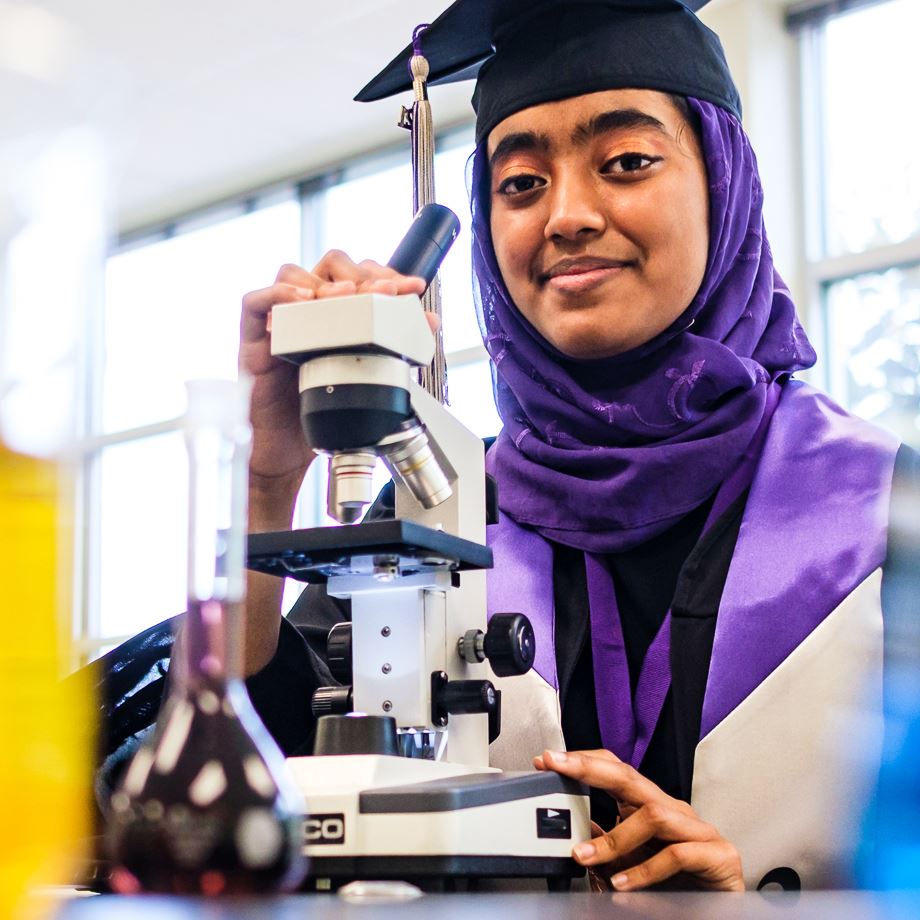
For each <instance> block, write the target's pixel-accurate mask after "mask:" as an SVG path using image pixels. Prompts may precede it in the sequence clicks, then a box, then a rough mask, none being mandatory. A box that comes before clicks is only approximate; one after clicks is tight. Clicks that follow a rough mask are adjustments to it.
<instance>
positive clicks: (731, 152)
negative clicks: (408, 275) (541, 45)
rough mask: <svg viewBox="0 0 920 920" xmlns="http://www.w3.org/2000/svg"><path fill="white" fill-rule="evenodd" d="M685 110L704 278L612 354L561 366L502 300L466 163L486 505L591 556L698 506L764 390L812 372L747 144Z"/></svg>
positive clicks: (734, 452)
mask: <svg viewBox="0 0 920 920" xmlns="http://www.w3.org/2000/svg"><path fill="white" fill-rule="evenodd" d="M689 104H690V106H691V108H692V110H693V111H694V112H695V113H696V114H697V115H698V117H699V120H700V124H701V134H702V148H703V156H704V159H705V163H706V169H707V175H708V182H709V204H710V208H709V210H710V218H709V220H710V228H709V239H710V243H709V256H708V260H707V266H706V274H705V276H704V278H703V282H702V284H701V286H700V290H699V291H698V293H697V295H696V297H695V298H694V300H693V302H692V303H691V304H690V306H689V307H688V308H687V309H686V310H685V311H684V313H683V314H682V315H681V316H680V317H679V318H678V319H677V320H676V321H675V322H674V323H673V324H672V326H671V327H670V328H668V329H667V330H665V331H664V332H662V333H661V334H660V335H658V336H656V337H655V338H654V339H652V340H651V341H650V342H647V343H645V344H644V345H641V346H639V347H638V348H635V349H633V350H631V351H629V352H626V353H624V354H621V355H617V356H616V357H613V358H606V359H602V360H577V359H571V358H568V357H566V356H564V355H562V354H560V352H558V351H557V350H556V349H555V348H553V346H552V345H550V344H549V343H548V342H547V341H546V340H545V339H544V338H543V337H542V336H541V335H540V334H539V333H538V332H537V331H536V330H535V329H534V328H533V326H531V324H530V323H529V322H528V321H527V320H526V319H525V318H524V317H523V316H522V315H521V314H520V312H519V311H518V310H517V308H516V307H515V305H514V304H513V303H512V301H511V298H510V296H509V294H508V291H507V289H506V287H505V284H504V282H503V281H502V278H501V275H500V273H499V270H498V266H497V263H496V260H495V253H494V250H493V248H492V240H491V234H490V230H489V218H488V206H487V201H488V199H485V200H482V196H483V195H487V194H488V186H487V184H485V183H486V182H487V178H488V177H487V174H486V170H487V157H486V155H485V144H481V145H480V146H479V148H478V149H477V150H476V153H475V155H474V160H473V177H472V188H473V196H472V197H473V272H474V276H475V279H476V284H475V287H476V299H477V305H478V307H479V310H480V323H481V326H482V331H483V338H484V341H485V346H486V349H487V350H488V352H489V355H490V356H491V358H492V361H493V362H494V365H495V396H496V402H497V404H498V410H499V414H500V415H501V418H502V421H503V422H504V427H503V429H502V431H501V433H500V435H499V437H498V440H497V442H496V444H495V446H494V447H493V448H492V450H491V451H490V452H489V468H490V472H492V473H493V474H494V475H496V476H497V478H498V481H499V483H500V489H499V505H500V507H501V510H502V511H503V512H504V513H506V514H508V515H510V517H511V518H513V519H514V520H515V521H516V522H518V523H519V524H523V525H526V526H529V527H532V528H534V529H535V530H536V531H537V532H538V533H540V534H541V535H542V536H544V537H546V538H547V539H550V540H554V541H557V542H559V543H563V544H566V545H569V546H573V547H576V548H578V549H582V550H585V551H588V552H600V553H608V552H617V551H620V550H624V549H627V548H629V547H631V546H636V545H638V544H640V543H642V542H644V541H646V540H648V539H650V538H651V537H653V536H655V535H656V534H659V533H661V532H663V531H664V530H666V529H667V528H668V527H670V526H671V525H672V524H674V523H675V522H676V521H677V520H679V519H680V518H681V517H682V516H683V515H685V514H686V513H687V512H689V511H690V510H692V509H693V508H696V507H698V506H699V505H700V504H702V503H703V502H704V501H706V500H707V499H708V498H710V497H711V496H712V495H713V494H714V493H715V492H716V490H717V489H718V487H719V485H720V484H721V483H722V482H723V481H724V480H725V479H726V478H727V477H728V476H730V475H731V473H732V472H733V470H734V469H735V468H736V467H737V466H738V464H739V462H740V460H741V458H742V457H743V455H744V453H745V450H746V449H747V448H748V447H749V445H750V444H751V442H752V439H753V438H754V435H755V433H756V432H757V430H758V428H759V426H760V424H761V422H762V421H763V420H764V416H765V414H766V413H767V412H768V411H769V410H768V406H769V405H771V404H772V403H774V402H775V400H768V390H769V389H770V388H771V387H772V386H775V385H779V384H781V383H782V382H784V381H785V380H786V379H787V378H788V377H789V375H790V374H792V372H793V371H796V370H800V369H802V368H806V367H810V366H811V365H812V364H814V362H815V353H814V350H813V349H812V347H811V344H810V343H809V341H808V339H807V338H806V336H805V333H804V331H803V329H802V327H801V326H800V324H799V321H798V319H797V317H796V315H795V306H794V304H793V303H792V299H791V297H790V294H789V291H788V289H787V288H786V286H785V284H784V283H783V281H782V280H781V279H780V277H779V275H778V274H777V273H776V271H775V270H774V268H773V257H772V254H771V251H770V245H769V243H768V242H767V238H766V234H765V232H764V226H763V213H762V208H763V192H762V189H761V185H760V178H759V176H758V174H757V163H756V159H755V157H754V152H753V150H752V149H751V145H750V142H749V141H748V138H747V136H746V135H745V133H744V131H743V129H742V127H741V125H740V123H739V122H738V120H737V119H736V118H735V117H734V116H732V115H730V114H729V113H728V112H726V111H725V110H724V109H721V108H719V107H717V106H715V105H712V104H711V103H708V102H702V101H699V100H696V99H690V100H689ZM484 180H485V181H484Z"/></svg>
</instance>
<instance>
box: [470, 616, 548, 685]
mask: <svg viewBox="0 0 920 920" xmlns="http://www.w3.org/2000/svg"><path fill="white" fill-rule="evenodd" d="M483 652H484V654H485V657H486V658H488V659H489V665H490V666H491V668H492V670H493V671H494V672H495V674H496V675H497V676H498V677H513V676H514V675H516V674H526V673H527V672H528V671H529V670H530V669H531V668H532V667H533V663H534V658H535V657H536V654H537V640H536V637H535V636H534V632H533V626H531V625H530V620H528V619H527V617H525V616H524V614H523V613H496V614H495V615H494V616H493V617H492V619H491V620H489V628H488V630H487V631H486V635H485V640H484V641H483Z"/></svg>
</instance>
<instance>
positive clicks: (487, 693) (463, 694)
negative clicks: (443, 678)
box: [439, 680, 496, 715]
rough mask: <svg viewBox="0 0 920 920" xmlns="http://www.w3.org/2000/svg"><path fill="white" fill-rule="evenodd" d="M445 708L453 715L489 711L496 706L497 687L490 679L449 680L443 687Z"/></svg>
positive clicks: (442, 693)
mask: <svg viewBox="0 0 920 920" xmlns="http://www.w3.org/2000/svg"><path fill="white" fill-rule="evenodd" d="M439 702H440V704H441V706H442V707H443V709H444V710H445V711H446V712H448V713H450V714H451V715H466V714H469V713H476V712H489V711H491V710H492V709H494V708H495V705H496V697H495V687H493V686H492V681H490V680H449V681H447V683H445V684H444V685H443V686H442V688H441V693H440V700H439Z"/></svg>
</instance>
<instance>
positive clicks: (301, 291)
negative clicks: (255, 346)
mask: <svg viewBox="0 0 920 920" xmlns="http://www.w3.org/2000/svg"><path fill="white" fill-rule="evenodd" d="M279 274H280V273H279ZM315 297H316V292H315V290H313V289H311V288H308V287H298V286H297V285H294V284H289V283H287V282H276V283H275V284H273V285H272V286H271V287H267V288H262V289H261V290H258V291H250V293H248V294H247V295H246V296H245V297H244V298H243V311H242V316H241V319H240V339H241V341H242V342H243V343H251V342H258V341H260V340H261V339H263V338H265V337H266V336H267V331H266V322H267V321H268V315H269V314H270V313H271V309H272V307H274V306H275V305H276V304H279V303H297V301H300V300H313V299H314V298H315Z"/></svg>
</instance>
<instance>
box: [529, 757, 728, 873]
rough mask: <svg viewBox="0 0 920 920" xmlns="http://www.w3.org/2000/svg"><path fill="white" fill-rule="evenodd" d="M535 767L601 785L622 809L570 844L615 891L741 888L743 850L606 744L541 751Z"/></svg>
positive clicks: (577, 858)
mask: <svg viewBox="0 0 920 920" xmlns="http://www.w3.org/2000/svg"><path fill="white" fill-rule="evenodd" d="M534 766H535V767H536V768H537V769H538V770H553V771H555V772H556V773H561V774H562V775H563V776H569V777H571V778H572V779H577V780H580V781H582V782H584V783H587V784H588V785H589V786H593V787H595V788H597V789H603V790H605V791H606V792H608V793H609V794H610V795H611V796H612V797H613V798H614V799H616V802H617V805H618V807H619V811H620V820H619V822H618V823H617V824H616V826H615V827H613V828H612V829H610V830H608V831H604V830H603V829H602V828H600V827H598V825H596V824H594V825H593V829H594V832H595V836H594V837H593V838H592V839H591V840H589V841H585V842H584V843H579V844H578V845H577V846H576V847H575V848H574V850H573V856H574V858H575V860H576V861H577V862H579V863H580V864H581V865H583V866H587V867H588V868H589V870H590V871H591V872H592V876H593V877H595V878H596V879H601V880H604V881H606V882H607V883H608V884H609V885H610V886H611V887H613V888H615V889H616V890H617V891H634V890H637V889H641V888H649V887H651V886H654V885H661V884H662V883H669V884H670V885H674V884H675V883H676V884H677V885H679V886H680V887H688V888H700V889H705V890H708V891H744V876H743V875H742V871H741V857H740V855H739V854H738V851H737V850H736V849H735V847H734V846H733V845H732V844H731V843H730V842H729V841H728V840H726V839H725V838H724V837H723V836H722V835H721V834H720V833H719V832H718V830H716V828H714V827H713V826H712V825H711V824H707V823H706V822H705V821H703V819H702V818H700V817H699V815H697V814H696V812H695V811H694V810H693V809H692V808H691V807H690V805H689V804H687V802H683V801H681V800H680V799H675V798H673V797H672V796H670V795H668V794H667V793H665V792H664V791H663V790H661V789H660V788H659V787H658V786H656V785H655V783H653V782H652V781H651V780H649V779H647V778H646V777H644V776H642V774H641V773H639V772H638V771H637V770H635V769H633V768H632V767H631V766H630V765H629V764H627V763H624V762H623V761H622V760H620V759H619V758H618V757H617V756H616V755H615V754H612V753H611V752H610V751H604V750H598V751H569V752H568V753H562V752H558V751H544V752H543V754H542V755H541V756H539V757H535V758H534Z"/></svg>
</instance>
